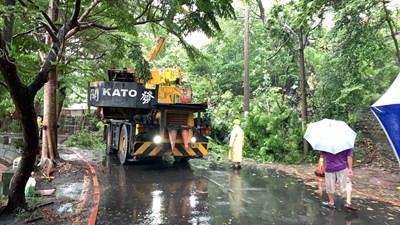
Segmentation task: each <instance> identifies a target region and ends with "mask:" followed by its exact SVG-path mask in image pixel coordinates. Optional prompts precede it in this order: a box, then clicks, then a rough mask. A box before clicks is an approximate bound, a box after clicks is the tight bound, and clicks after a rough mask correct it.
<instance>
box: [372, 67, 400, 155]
mask: <svg viewBox="0 0 400 225" xmlns="http://www.w3.org/2000/svg"><path fill="white" fill-rule="evenodd" d="M370 108H371V110H372V112H373V113H374V114H375V116H376V118H378V120H379V122H380V123H381V125H382V128H383V130H384V131H385V133H386V136H387V137H388V139H389V142H390V144H391V145H392V147H393V150H394V153H395V155H396V157H397V160H398V162H399V163H400V159H399V155H400V75H398V76H397V78H396V79H395V81H394V82H393V84H392V85H391V86H390V87H389V89H388V90H387V91H386V93H385V94H384V95H383V96H382V97H381V98H380V99H379V100H378V101H377V102H375V104H373V105H372V106H370Z"/></svg>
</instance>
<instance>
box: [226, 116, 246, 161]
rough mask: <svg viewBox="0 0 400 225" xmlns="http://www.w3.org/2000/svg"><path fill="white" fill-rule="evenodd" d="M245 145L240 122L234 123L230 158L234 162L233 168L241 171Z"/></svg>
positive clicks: (230, 140) (230, 143)
mask: <svg viewBox="0 0 400 225" xmlns="http://www.w3.org/2000/svg"><path fill="white" fill-rule="evenodd" d="M243 145H244V132H243V130H242V128H240V120H238V119H235V120H234V121H233V129H232V132H231V137H230V139H229V153H228V158H229V160H231V161H232V162H233V168H235V169H240V168H241V165H240V163H241V162H242V153H243Z"/></svg>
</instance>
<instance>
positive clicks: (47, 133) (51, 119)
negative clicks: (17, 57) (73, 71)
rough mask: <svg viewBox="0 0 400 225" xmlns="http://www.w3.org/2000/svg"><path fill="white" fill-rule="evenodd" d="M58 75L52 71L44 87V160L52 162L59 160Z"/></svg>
mask: <svg viewBox="0 0 400 225" xmlns="http://www.w3.org/2000/svg"><path fill="white" fill-rule="evenodd" d="M56 86H57V73H56V70H52V71H50V73H49V81H48V82H47V83H46V84H45V85H44V109H43V113H44V115H43V128H44V132H43V140H42V143H43V144H42V157H41V158H42V159H41V160H43V159H45V158H49V159H51V160H52V161H54V160H55V159H58V158H59V155H58V151H57V98H56Z"/></svg>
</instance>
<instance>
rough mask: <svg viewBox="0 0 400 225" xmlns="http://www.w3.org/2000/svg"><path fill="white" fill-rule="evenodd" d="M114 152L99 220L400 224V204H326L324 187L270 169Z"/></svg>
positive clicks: (103, 184) (249, 224)
mask: <svg viewBox="0 0 400 225" xmlns="http://www.w3.org/2000/svg"><path fill="white" fill-rule="evenodd" d="M117 160H118V159H116V158H112V157H110V161H109V162H108V163H107V165H108V168H107V169H106V170H107V171H108V172H107V173H108V174H107V177H104V178H100V185H101V187H102V190H103V192H102V196H101V202H100V211H99V212H100V213H99V215H98V220H97V224H144V225H146V224H178V225H180V224H204V225H205V224H211V225H213V224H247V225H252V224H254V225H259V224H296V225H297V224H353V225H355V224H366V225H368V224H397V222H398V221H397V220H396V219H394V218H399V216H400V211H399V207H394V208H393V207H388V206H390V204H387V203H382V202H377V201H375V202H370V201H365V200H360V199H354V200H353V201H354V205H355V206H356V207H359V208H360V210H359V211H358V212H348V211H346V210H344V209H343V207H342V206H343V201H342V200H341V199H340V198H337V202H336V203H337V204H338V206H339V210H330V209H326V208H323V207H322V206H321V200H322V199H323V200H326V199H327V196H326V195H325V194H323V195H322V197H320V193H319V191H318V188H316V187H310V186H308V185H305V184H304V183H303V181H302V180H299V179H297V178H293V177H291V176H288V175H287V174H285V173H282V172H277V171H275V170H270V169H258V168H255V167H248V166H243V168H242V170H240V171H233V170H232V169H230V168H229V166H228V165H227V164H221V165H208V164H205V163H204V161H205V160H193V161H191V163H190V166H188V165H186V166H176V165H172V164H169V163H164V162H162V163H148V164H146V163H142V164H134V165H128V166H122V165H119V164H118V162H117Z"/></svg>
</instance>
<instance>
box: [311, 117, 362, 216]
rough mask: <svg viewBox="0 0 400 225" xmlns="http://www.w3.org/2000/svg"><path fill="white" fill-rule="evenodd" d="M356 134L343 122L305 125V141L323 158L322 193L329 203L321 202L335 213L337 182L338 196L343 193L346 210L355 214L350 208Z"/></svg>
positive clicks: (351, 207) (322, 121) (325, 120)
mask: <svg viewBox="0 0 400 225" xmlns="http://www.w3.org/2000/svg"><path fill="white" fill-rule="evenodd" d="M356 136H357V133H356V132H354V131H353V130H352V129H351V128H350V127H349V126H348V125H347V124H346V123H345V122H343V121H340V120H332V119H323V120H320V121H318V122H315V123H311V124H309V125H308V127H307V130H306V133H305V134H304V138H305V139H306V140H307V141H308V142H309V143H310V145H311V146H312V147H313V148H314V150H318V151H320V153H321V154H322V155H323V156H324V158H325V189H326V192H327V194H328V198H329V201H327V202H323V203H322V205H323V206H325V207H329V208H333V209H335V208H336V206H335V202H334V194H335V185H336V181H337V182H338V183H339V186H340V192H341V193H342V194H343V193H345V192H346V203H345V205H344V206H345V207H346V208H347V209H350V210H357V209H356V208H354V207H353V206H352V205H351V191H352V184H351V180H350V177H351V176H353V147H354V142H355V139H356Z"/></svg>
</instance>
